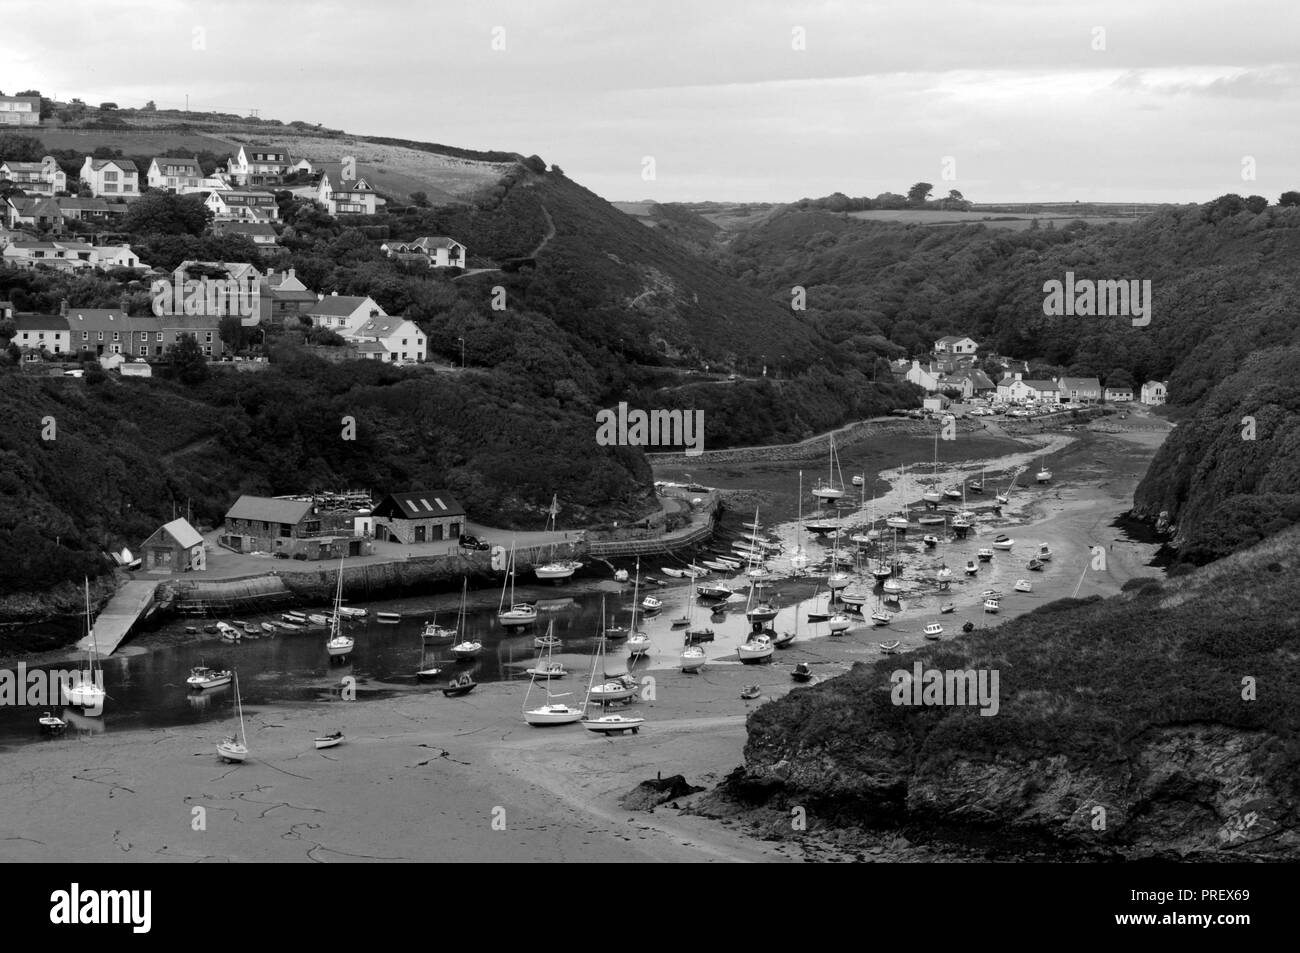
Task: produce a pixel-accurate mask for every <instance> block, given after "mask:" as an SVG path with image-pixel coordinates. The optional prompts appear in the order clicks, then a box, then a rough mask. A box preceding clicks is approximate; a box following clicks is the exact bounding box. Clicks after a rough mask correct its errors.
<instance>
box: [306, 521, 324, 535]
mask: <svg viewBox="0 0 1300 953" xmlns="http://www.w3.org/2000/svg"><path fill="white" fill-rule="evenodd" d="M302 530H303V532H304V533H311V534H315V533H319V532H320V520H308V521H307V522H306V523H304V524H303V526H302Z"/></svg>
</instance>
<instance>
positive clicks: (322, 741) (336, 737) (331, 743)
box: [316, 731, 343, 748]
mask: <svg viewBox="0 0 1300 953" xmlns="http://www.w3.org/2000/svg"><path fill="white" fill-rule="evenodd" d="M342 741H343V732H341V731H336V732H334V734H332V735H321V736H320V737H319V738H317V739H316V747H317V748H333V747H335V746H336V745H338V744H340V743H341V742H342Z"/></svg>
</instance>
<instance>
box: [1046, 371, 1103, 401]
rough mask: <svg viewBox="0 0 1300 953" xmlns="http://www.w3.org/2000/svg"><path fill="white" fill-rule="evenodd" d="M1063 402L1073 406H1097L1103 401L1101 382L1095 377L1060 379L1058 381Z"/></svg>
mask: <svg viewBox="0 0 1300 953" xmlns="http://www.w3.org/2000/svg"><path fill="white" fill-rule="evenodd" d="M1056 383H1057V386H1058V387H1059V388H1060V392H1061V400H1062V401H1065V402H1067V403H1071V404H1095V403H1098V402H1099V401H1100V400H1101V381H1099V380H1097V378H1095V377H1060V378H1058V379H1057V381H1056Z"/></svg>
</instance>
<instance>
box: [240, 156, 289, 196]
mask: <svg viewBox="0 0 1300 953" xmlns="http://www.w3.org/2000/svg"><path fill="white" fill-rule="evenodd" d="M288 169H289V153H288V152H287V151H286V150H284V149H281V148H279V147H278V146H240V147H239V152H238V153H237V154H235V155H234V156H232V157H231V158H230V159H229V160H228V161H227V162H226V171H227V174H228V175H229V176H230V178H231V180H232V181H233V182H234V183H235V184H236V185H241V186H245V187H247V186H258V185H262V186H265V185H279V184H281V183H282V182H283V181H284V176H285V173H286V172H287V171H288Z"/></svg>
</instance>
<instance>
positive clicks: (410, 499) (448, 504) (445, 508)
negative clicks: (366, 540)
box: [371, 490, 465, 544]
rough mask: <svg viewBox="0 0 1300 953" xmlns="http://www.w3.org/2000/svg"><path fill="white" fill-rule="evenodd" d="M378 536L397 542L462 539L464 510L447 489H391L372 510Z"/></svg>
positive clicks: (432, 541)
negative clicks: (408, 491)
mask: <svg viewBox="0 0 1300 953" xmlns="http://www.w3.org/2000/svg"><path fill="white" fill-rule="evenodd" d="M371 514H372V516H373V517H374V525H375V538H376V539H379V540H391V541H393V542H397V543H407V544H412V543H436V542H440V541H443V540H459V539H460V534H461V530H462V527H463V526H464V524H465V510H464V508H463V507H462V506H461V505H460V504H459V503H457V502H456V501H455V499H453V498H452V497H451V496H450V495H449V494H448V493H447V492H446V491H444V490H416V491H414V492H411V493H390V494H388V495H387V496H385V497H384V498H383V499H382V500H380V501H379V503H378V504H377V505H376V506H375V507H374V509H373V510H372V511H371Z"/></svg>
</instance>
